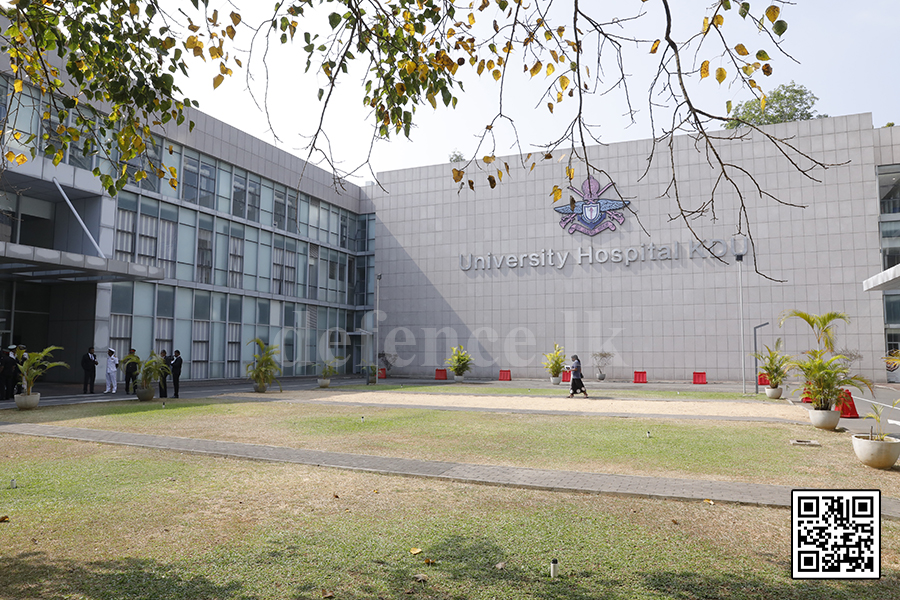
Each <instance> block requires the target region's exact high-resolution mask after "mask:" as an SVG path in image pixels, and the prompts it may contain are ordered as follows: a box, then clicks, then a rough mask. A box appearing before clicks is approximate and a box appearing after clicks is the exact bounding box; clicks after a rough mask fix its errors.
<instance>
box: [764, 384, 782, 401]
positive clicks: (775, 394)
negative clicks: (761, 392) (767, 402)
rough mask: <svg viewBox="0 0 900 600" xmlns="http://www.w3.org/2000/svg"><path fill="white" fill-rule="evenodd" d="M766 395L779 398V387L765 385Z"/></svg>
mask: <svg viewBox="0 0 900 600" xmlns="http://www.w3.org/2000/svg"><path fill="white" fill-rule="evenodd" d="M766 396H767V397H768V398H770V399H772V400H778V399H779V398H781V388H780V387H777V388H773V387H767V388H766Z"/></svg>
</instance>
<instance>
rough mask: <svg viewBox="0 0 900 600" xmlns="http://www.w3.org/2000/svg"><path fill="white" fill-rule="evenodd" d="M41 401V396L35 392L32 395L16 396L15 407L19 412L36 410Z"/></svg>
mask: <svg viewBox="0 0 900 600" xmlns="http://www.w3.org/2000/svg"><path fill="white" fill-rule="evenodd" d="M40 401H41V395H40V394H39V393H37V392H35V393H33V394H16V406H17V407H18V409H19V410H32V409H34V408H37V405H38V403H39V402H40Z"/></svg>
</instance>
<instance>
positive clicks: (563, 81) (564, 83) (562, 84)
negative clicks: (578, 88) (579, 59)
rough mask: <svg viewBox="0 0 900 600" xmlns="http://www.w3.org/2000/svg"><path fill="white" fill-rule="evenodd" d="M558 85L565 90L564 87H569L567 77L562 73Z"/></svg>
mask: <svg viewBox="0 0 900 600" xmlns="http://www.w3.org/2000/svg"><path fill="white" fill-rule="evenodd" d="M559 87H561V88H562V90H563V91H566V88H567V87H569V78H568V77H566V76H565V75H563V76H562V77H560V78H559Z"/></svg>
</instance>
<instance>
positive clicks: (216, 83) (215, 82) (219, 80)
mask: <svg viewBox="0 0 900 600" xmlns="http://www.w3.org/2000/svg"><path fill="white" fill-rule="evenodd" d="M223 81H225V76H224V75H216V76H215V77H213V89H216V88H217V87H219V86H220V85H222V82H223Z"/></svg>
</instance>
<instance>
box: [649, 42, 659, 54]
mask: <svg viewBox="0 0 900 600" xmlns="http://www.w3.org/2000/svg"><path fill="white" fill-rule="evenodd" d="M658 48H659V40H656V41H655V42H653V45H652V46H650V54H656V50H657V49H658Z"/></svg>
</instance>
